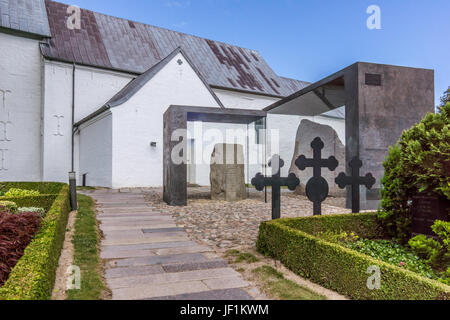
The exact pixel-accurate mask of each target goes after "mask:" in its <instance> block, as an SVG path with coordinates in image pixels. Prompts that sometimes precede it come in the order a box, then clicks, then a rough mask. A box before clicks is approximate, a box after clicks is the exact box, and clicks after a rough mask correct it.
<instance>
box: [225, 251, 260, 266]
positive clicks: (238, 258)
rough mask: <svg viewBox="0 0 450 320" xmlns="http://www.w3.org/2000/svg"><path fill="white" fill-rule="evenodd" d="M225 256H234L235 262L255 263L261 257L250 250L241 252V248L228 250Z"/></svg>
mask: <svg viewBox="0 0 450 320" xmlns="http://www.w3.org/2000/svg"><path fill="white" fill-rule="evenodd" d="M225 257H228V258H234V262H233V263H242V262H246V263H255V262H258V261H259V259H258V258H257V257H255V256H254V255H253V254H251V253H248V252H240V251H239V250H228V251H227V252H226V254H225Z"/></svg>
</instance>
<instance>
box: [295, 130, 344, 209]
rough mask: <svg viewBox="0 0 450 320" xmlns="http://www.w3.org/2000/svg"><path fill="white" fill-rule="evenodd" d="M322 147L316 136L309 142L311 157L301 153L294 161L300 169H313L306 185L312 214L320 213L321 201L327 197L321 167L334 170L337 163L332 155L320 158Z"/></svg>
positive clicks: (325, 181)
mask: <svg viewBox="0 0 450 320" xmlns="http://www.w3.org/2000/svg"><path fill="white" fill-rule="evenodd" d="M324 147H325V145H324V143H323V141H322V139H320V138H319V137H317V138H315V139H314V140H313V142H312V143H311V148H312V149H313V151H314V156H313V158H312V159H307V158H306V157H305V156H304V155H301V156H300V157H298V159H297V160H296V161H295V165H296V166H297V168H299V169H300V170H302V171H303V170H305V169H306V168H313V169H314V176H313V177H312V178H311V179H310V180H309V181H308V183H307V185H306V195H307V196H308V199H309V200H310V201H311V202H313V203H314V215H321V214H322V202H323V201H324V200H325V199H326V198H327V197H328V192H329V191H330V189H329V187H328V182H327V180H325V179H324V178H323V177H322V168H328V169H329V170H330V171H334V170H336V168H337V167H338V165H339V162H338V161H337V159H336V158H335V157H333V156H331V157H329V158H328V159H322V149H323V148H324Z"/></svg>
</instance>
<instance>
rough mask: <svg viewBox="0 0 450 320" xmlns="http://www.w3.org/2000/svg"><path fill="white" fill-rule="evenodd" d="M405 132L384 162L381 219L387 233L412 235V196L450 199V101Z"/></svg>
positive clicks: (405, 238) (405, 237)
mask: <svg viewBox="0 0 450 320" xmlns="http://www.w3.org/2000/svg"><path fill="white" fill-rule="evenodd" d="M439 111H440V112H439V113H437V114H428V115H427V116H426V117H425V118H424V119H423V120H422V122H421V123H419V124H417V125H415V126H414V127H412V128H411V129H409V130H407V131H404V132H403V134H402V136H401V138H400V140H399V141H398V143H397V144H396V145H395V146H394V147H392V148H391V149H390V150H389V155H388V157H387V158H386V160H385V162H384V168H385V175H384V177H383V179H382V181H381V182H382V190H381V195H382V202H381V210H380V211H379V214H378V216H379V218H380V220H381V221H382V223H383V225H384V227H385V228H386V230H387V231H388V233H389V234H390V235H391V236H392V237H394V238H397V239H399V240H400V241H402V242H403V243H406V242H407V241H408V240H409V239H410V238H411V232H412V230H411V224H412V223H411V220H412V198H413V196H414V195H416V194H418V193H422V192H425V193H428V194H433V195H437V196H438V197H441V198H446V199H450V174H449V173H450V102H448V103H446V105H444V106H442V107H441V108H440V110H439Z"/></svg>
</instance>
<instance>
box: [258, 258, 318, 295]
mask: <svg viewBox="0 0 450 320" xmlns="http://www.w3.org/2000/svg"><path fill="white" fill-rule="evenodd" d="M252 272H253V273H254V274H255V276H257V277H259V278H260V279H261V281H262V282H263V287H264V290H266V291H267V292H268V293H269V294H270V295H271V296H276V297H278V298H279V299H280V300H326V298H325V297H324V296H321V295H319V294H317V293H315V292H313V291H311V290H309V289H308V288H305V287H302V286H300V285H298V284H297V283H295V282H293V281H291V280H288V279H286V278H285V277H284V276H283V274H282V273H281V272H279V271H277V270H276V269H274V268H272V267H271V266H267V265H265V266H262V267H258V268H256V269H254V270H253V271H252Z"/></svg>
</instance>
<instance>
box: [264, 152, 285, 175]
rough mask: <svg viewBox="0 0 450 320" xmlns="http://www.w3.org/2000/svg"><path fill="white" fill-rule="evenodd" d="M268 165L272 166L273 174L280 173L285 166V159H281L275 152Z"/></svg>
mask: <svg viewBox="0 0 450 320" xmlns="http://www.w3.org/2000/svg"><path fill="white" fill-rule="evenodd" d="M268 165H269V167H271V168H272V174H278V173H280V170H281V168H283V167H284V160H283V159H281V158H280V156H279V155H278V154H275V155H273V156H272V158H271V159H270V160H269V163H268Z"/></svg>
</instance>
